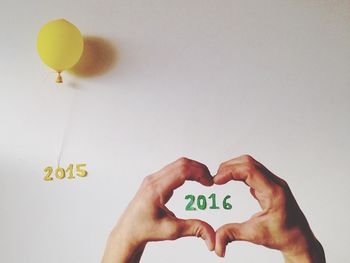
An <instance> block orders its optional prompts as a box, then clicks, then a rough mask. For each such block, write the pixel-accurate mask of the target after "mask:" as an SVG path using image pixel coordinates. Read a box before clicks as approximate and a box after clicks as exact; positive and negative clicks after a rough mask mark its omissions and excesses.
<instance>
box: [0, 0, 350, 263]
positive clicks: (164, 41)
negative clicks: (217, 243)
mask: <svg viewBox="0 0 350 263" xmlns="http://www.w3.org/2000/svg"><path fill="white" fill-rule="evenodd" d="M349 11H350V1H340V0H339V1H336V0H335V1H319V0H304V1H292V0H286V1H277V0H268V1H260V0H255V1H244V0H238V1H227V0H223V1H209V0H202V1H199V0H186V1H182V0H178V1H156V0H149V1H138V0H133V1H122V0H113V1H112V0H105V1H93V0H84V1H83V0H77V1H68V0H61V1H51V0H45V1H44V0H33V1H21V2H20V1H10V0H2V1H1V9H0V14H1V15H0V32H1V34H0V45H1V48H0V72H1V75H0V76H1V78H0V112H1V113H0V123H1V129H0V233H1V234H0V261H1V262H50V263H55V262H72V263H73V262H99V260H100V258H101V255H102V252H103V249H104V245H105V240H106V237H107V235H108V233H109V231H110V229H111V228H112V226H113V225H114V223H115V221H116V219H117V218H118V216H119V215H120V214H121V212H122V211H123V209H124V207H125V206H126V204H127V203H128V201H129V200H130V199H131V197H132V196H133V194H134V192H135V191H136V190H137V188H138V185H139V183H140V181H141V180H142V178H143V177H144V176H145V175H147V174H150V173H152V172H155V171H157V170H159V169H160V168H161V167H163V166H164V165H165V164H167V163H169V162H171V161H173V160H175V159H177V158H178V157H180V156H187V157H190V158H193V159H196V160H199V161H201V162H204V163H206V164H207V165H208V166H209V168H210V170H211V171H212V172H213V173H215V171H216V169H217V167H218V165H219V164H220V162H222V161H224V160H227V159H229V158H231V157H234V156H237V155H240V154H242V153H250V154H252V155H253V156H254V157H255V158H256V159H258V160H260V161H261V162H263V163H264V164H265V165H266V166H267V167H269V168H270V169H271V170H272V171H273V172H275V173H277V174H278V175H279V176H281V177H283V178H285V179H286V180H287V181H288V182H289V184H290V186H291V188H292V190H293V192H294V194H295V196H296V198H297V200H298V201H299V204H300V206H301V207H302V209H303V210H304V212H305V214H306V215H307V217H308V219H309V222H310V224H311V226H312V228H313V230H314V232H315V234H316V236H317V237H318V238H319V239H320V241H321V242H322V243H323V245H324V248H325V250H326V254H327V258H328V261H329V262H346V261H347V260H348V256H347V254H348V251H347V250H348V245H349V244H350V231H349V222H350V214H349V212H348V207H349V196H348V185H349V183H350V179H349V170H348V169H349V163H350V154H349V149H350V139H349V134H350V116H349V113H350V103H349V99H350V91H349V84H350V74H349V70H350V30H349V28H350V12H349ZM61 17H64V18H66V19H67V20H69V21H71V22H72V23H74V24H75V25H77V26H78V27H79V28H80V30H81V31H82V33H83V34H84V35H89V36H96V37H101V38H104V39H106V40H108V41H109V42H110V43H112V45H113V46H115V49H116V52H117V57H118V58H117V61H116V65H115V67H113V68H111V69H110V70H109V71H108V72H107V73H105V74H103V75H100V76H96V77H90V78H79V77H76V76H72V75H69V74H64V75H63V76H64V78H65V83H64V84H63V85H62V86H60V87H56V85H55V83H54V82H53V80H54V73H53V72H52V71H50V69H48V68H47V67H46V66H45V65H44V64H43V63H42V62H41V61H40V59H39V57H38V54H37V52H36V36H37V32H38V30H39V29H40V27H41V26H42V25H43V24H45V23H46V22H47V21H50V20H52V19H56V18H61ZM65 127H66V128H65ZM63 138H65V139H64V144H63V145H64V147H63V152H62V158H61V165H63V166H64V165H68V164H69V163H79V162H85V163H87V168H88V171H89V175H88V177H86V178H78V179H76V180H74V181H68V180H62V181H57V180H56V181H53V182H45V181H44V180H43V176H44V172H43V169H44V167H46V166H48V165H52V166H55V165H56V163H57V159H58V156H59V152H60V149H61V148H60V145H61V143H62V141H63ZM202 192H205V193H209V192H216V193H217V194H218V195H224V194H226V193H230V194H231V195H232V196H233V197H232V203H233V204H234V209H233V210H232V211H231V212H223V211H221V212H220V211H215V210H214V211H210V210H207V211H206V212H202V213H197V214H191V213H189V212H185V210H184V207H185V202H184V200H183V198H184V195H185V194H186V193H195V194H197V193H202ZM169 206H170V207H171V208H172V209H173V210H174V211H175V212H176V213H177V214H178V216H182V217H193V216H194V217H199V218H201V219H203V220H207V221H208V222H209V223H211V224H212V225H213V226H214V227H215V228H216V227H218V226H220V225H221V224H222V223H228V222H231V221H234V220H243V219H245V218H248V217H249V216H250V214H251V213H253V212H254V211H257V210H258V206H257V204H256V203H255V202H254V201H253V200H252V199H251V198H250V196H249V194H248V189H247V188H246V187H245V186H244V185H241V184H239V183H230V184H228V185H225V186H223V187H217V188H214V190H212V189H209V190H208V189H203V188H202V187H200V186H198V185H197V184H194V183H192V184H190V183H188V184H186V185H185V186H184V188H182V189H180V190H179V191H177V192H176V194H175V195H174V197H173V199H172V201H171V203H170V204H169ZM165 259H166V260H167V262H169V263H170V262H191V259H192V261H193V260H195V261H194V262H244V263H249V262H282V258H281V256H280V254H279V253H278V252H276V251H272V250H268V249H266V248H263V247H258V246H253V245H249V244H247V243H239V242H236V243H232V244H231V245H230V246H229V248H228V252H227V255H226V259H224V260H221V259H219V258H218V257H216V256H215V255H214V253H209V252H208V251H207V250H206V248H205V246H204V243H203V242H198V240H197V239H195V238H187V239H182V240H178V241H176V242H162V243H153V244H150V245H149V246H148V247H147V249H146V251H145V255H144V259H143V262H152V263H154V262H163V261H164V260H165Z"/></svg>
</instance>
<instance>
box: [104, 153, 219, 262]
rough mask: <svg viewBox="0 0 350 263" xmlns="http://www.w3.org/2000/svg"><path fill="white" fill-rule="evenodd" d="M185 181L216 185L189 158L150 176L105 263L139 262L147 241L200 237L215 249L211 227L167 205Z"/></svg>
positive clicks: (120, 224)
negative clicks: (181, 217)
mask: <svg viewBox="0 0 350 263" xmlns="http://www.w3.org/2000/svg"><path fill="white" fill-rule="evenodd" d="M186 180H191V181H197V182H199V183H201V184H202V185H205V186H211V185H213V178H212V176H211V175H210V172H209V170H208V168H207V167H206V166H205V165H204V164H201V163H199V162H196V161H193V160H189V159H186V158H180V159H179V160H177V161H175V162H173V163H171V164H169V165H167V166H166V167H164V168H163V169H162V170H160V171H159V172H157V173H155V174H152V175H150V176H147V177H146V178H145V179H144V181H143V183H142V185H141V187H140V189H139V190H138V192H137V193H136V195H135V197H134V199H133V200H132V201H131V202H130V204H129V206H128V207H127V209H126V211H125V212H124V214H123V215H122V217H121V218H120V220H119V221H118V223H117V225H116V227H115V228H114V230H113V231H112V233H111V235H110V238H109V241H108V245H107V248H106V251H105V254H104V257H103V260H102V262H103V263H116V262H118V263H120V262H123V263H126V262H138V261H139V259H140V257H141V255H142V252H143V249H144V247H145V245H146V243H147V242H149V241H160V240H175V239H178V238H180V237H186V236H197V237H201V238H202V239H204V240H205V241H206V244H207V246H208V248H209V250H214V246H215V231H214V230H213V228H212V227H211V226H210V225H209V224H207V223H205V222H203V221H200V220H196V219H190V220H183V219H179V218H177V217H176V216H175V215H174V214H173V213H172V212H171V211H170V210H169V209H168V208H167V207H166V206H165V204H166V203H167V202H168V200H169V199H170V198H171V196H172V194H173V191H174V190H175V189H176V188H178V187H180V186H181V185H183V184H184V183H185V181H186Z"/></svg>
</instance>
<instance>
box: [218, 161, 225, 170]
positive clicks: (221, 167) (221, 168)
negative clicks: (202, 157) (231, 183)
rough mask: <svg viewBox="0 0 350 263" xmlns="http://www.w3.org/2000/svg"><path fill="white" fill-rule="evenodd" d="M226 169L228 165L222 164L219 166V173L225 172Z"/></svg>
mask: <svg viewBox="0 0 350 263" xmlns="http://www.w3.org/2000/svg"><path fill="white" fill-rule="evenodd" d="M225 167H226V163H221V164H220V165H219V171H222V170H224V169H225Z"/></svg>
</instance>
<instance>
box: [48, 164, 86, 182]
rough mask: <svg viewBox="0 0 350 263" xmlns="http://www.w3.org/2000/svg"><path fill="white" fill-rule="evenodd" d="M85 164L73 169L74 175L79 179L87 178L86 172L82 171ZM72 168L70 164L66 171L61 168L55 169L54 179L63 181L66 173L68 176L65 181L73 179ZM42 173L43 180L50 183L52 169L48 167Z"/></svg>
mask: <svg viewBox="0 0 350 263" xmlns="http://www.w3.org/2000/svg"><path fill="white" fill-rule="evenodd" d="M85 166H86V164H77V165H76V169H75V175H77V176H79V177H85V176H87V171H86V170H84V169H82V168H83V167H85ZM73 168H74V165H73V164H70V165H69V166H68V167H67V169H66V170H65V169H63V168H62V167H57V168H56V169H55V172H54V174H55V177H56V178H57V179H63V178H65V177H66V173H67V174H68V176H67V179H74V178H75V176H74V173H73ZM44 172H45V174H46V175H45V177H44V180H45V181H52V180H53V177H52V174H53V168H52V167H51V166H48V167H46V168H45V169H44Z"/></svg>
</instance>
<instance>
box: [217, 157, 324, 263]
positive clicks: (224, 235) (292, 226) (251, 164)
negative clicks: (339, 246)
mask: <svg viewBox="0 0 350 263" xmlns="http://www.w3.org/2000/svg"><path fill="white" fill-rule="evenodd" d="M230 180H235V181H243V182H245V184H247V185H248V186H249V187H250V192H251V194H252V196H253V197H254V198H255V199H257V201H258V202H259V204H260V207H261V209H262V211H261V212H259V213H257V214H255V215H253V216H252V217H251V218H250V219H249V220H248V221H246V222H244V223H234V224H227V225H224V226H222V227H220V228H219V229H218V230H217V231H216V245H215V251H216V253H217V255H219V256H221V257H223V256H224V255H225V250H226V245H227V243H228V242H231V241H235V240H244V241H249V242H252V243H255V244H259V245H263V246H266V247H269V248H273V249H278V250H280V251H281V252H282V254H283V256H284V258H285V261H286V262H298V263H303V262H308V263H309V262H317V263H323V262H326V261H325V256H324V252H323V248H322V246H321V244H320V243H319V242H318V241H317V239H316V238H315V236H314V235H313V233H312V231H311V229H310V226H309V224H308V222H307V220H306V218H305V216H304V214H303V213H302V211H301V210H300V208H299V206H298V204H297V202H296V200H295V199H294V197H293V194H292V192H291V190H290V189H289V187H288V185H287V183H286V182H285V181H284V180H282V179H281V178H279V177H277V176H276V175H274V174H272V173H271V172H270V171H269V170H267V169H266V168H265V167H264V166H263V165H262V164H260V163H259V162H257V161H256V160H254V159H253V158H252V157H250V156H247V155H246V156H241V157H239V158H235V159H232V160H230V161H227V162H225V163H222V164H221V165H220V167H219V170H218V172H217V174H216V176H215V177H214V183H215V184H218V185H222V184H225V183H227V182H228V181H230Z"/></svg>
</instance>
